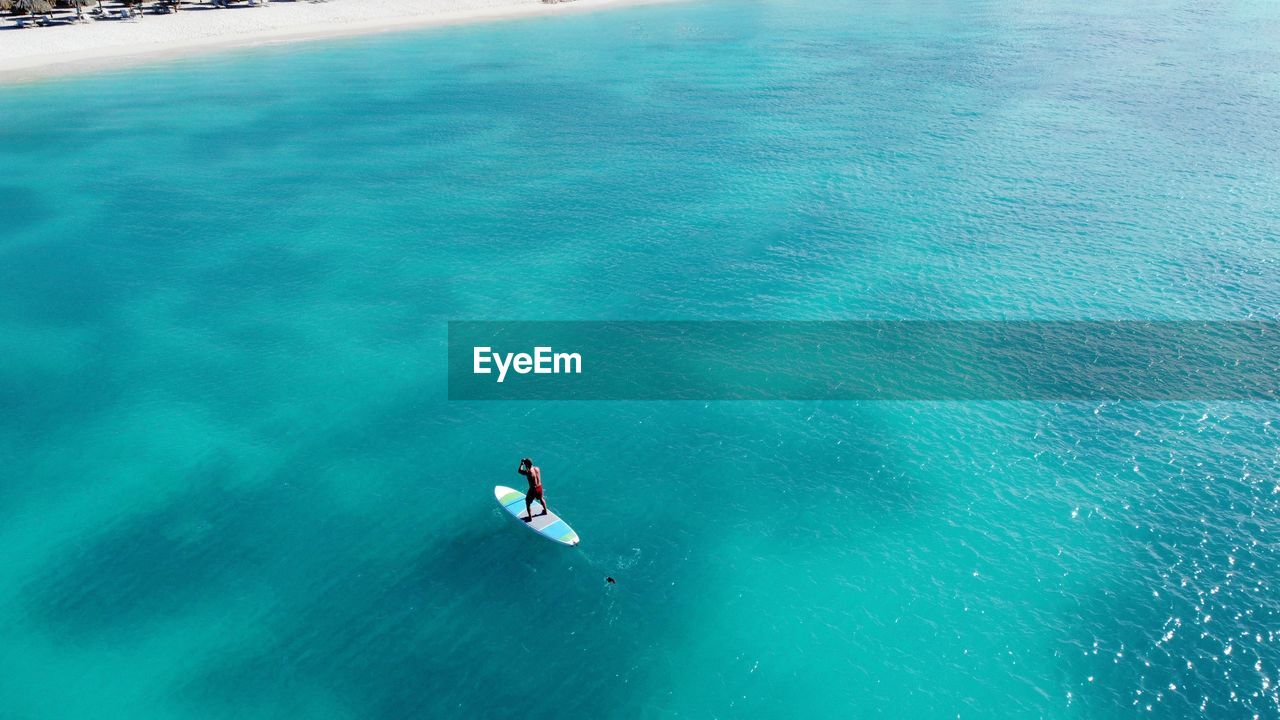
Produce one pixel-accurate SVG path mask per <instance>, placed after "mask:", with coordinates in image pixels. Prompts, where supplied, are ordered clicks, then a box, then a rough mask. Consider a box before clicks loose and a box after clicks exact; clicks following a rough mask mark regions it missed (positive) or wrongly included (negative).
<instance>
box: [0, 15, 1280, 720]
mask: <svg viewBox="0 0 1280 720" xmlns="http://www.w3.org/2000/svg"><path fill="white" fill-rule="evenodd" d="M1076 5H1077V4H1076V3H1066V2H1049V3H1025V2H1003V1H989V2H972V3H971V2H963V3H962V2H954V3H951V2H925V3H912V4H909V5H900V6H899V5H898V4H894V3H872V2H834V1H833V0H818V1H817V2H815V3H809V4H804V5H800V4H791V3H781V2H718V1H716V2H705V3H703V2H699V3H691V4H681V5H672V6H665V7H650V8H637V9H630V10H618V11H610V12H607V13H605V12H602V13H597V14H589V15H578V16H572V17H564V18H557V19H543V20H532V21H523V22H512V23H505V24H493V25H483V26H472V27H464V28H449V29H439V30H432V31H429V32H419V33H411V34H403V35H389V36H384V37H377V38H362V39H356V40H348V41H340V42H330V43H318V44H311V45H298V46H291V47H287V48H279V49H266V50H256V51H247V52H238V53H232V54H226V55H219V56H211V57H200V58H193V59H190V60H185V61H181V62H176V63H172V64H166V65H163V66H155V67H149V68H143V69H135V70H129V71H122V72H111V73H105V74H100V75H95V76H90V77H83V78H75V79H66V80H58V81H53V82H47V83H42V84H36V85H29V86H23V87H10V88H5V89H3V90H0V190H2V191H3V198H4V208H3V216H2V217H0V408H2V410H3V411H2V412H0V478H2V479H0V717H3V718H5V719H6V720H27V719H33V720H34V719H46V718H96V719H104V718H156V719H169V718H175V719H176V718H284V717H290V718H298V717H305V718H326V719H327V718H409V717H449V716H470V717H510V716H516V715H520V716H526V717H534V718H562V717H620V718H625V717H646V718H665V717H680V718H712V717H751V718H760V717H921V718H932V717H939V718H941V717H956V716H959V717H967V718H996V717H1019V718H1024V717H1049V718H1073V717H1074V718H1121V717H1133V716H1151V717H1167V718H1182V717H1206V718H1235V717H1240V718H1251V717H1261V718H1268V717H1272V718H1273V717H1277V716H1280V695H1278V694H1277V686H1278V685H1280V595H1278V593H1280V569H1278V568H1280V565H1278V562H1280V452H1278V450H1277V448H1278V447H1280V446H1278V444H1277V440H1278V439H1280V427H1277V426H1276V423H1274V420H1275V419H1276V417H1277V415H1280V408H1278V407H1277V406H1276V405H1272V404H1247V403H1211V402H1204V403H1193V402H1188V403H1177V404H1158V403H1136V402H1120V403H1102V404H1098V403H1063V404H1048V403H1030V402H1022V403H1018V402H1004V403H1000V402H966V403H875V402H864V403H852V402H850V403H836V402H830V403H814V402H807V403H784V402H776V403H774V402H770V403H764V402H760V403H753V402H724V403H716V402H710V403H703V402H698V403H657V402H635V403H619V402H586V403H556V402H552V403H467V402H448V401H447V400H446V399H445V397H446V387H445V366H444V357H445V355H444V350H445V328H446V325H445V323H446V321H448V320H450V319H687V320H695V319H713V318H714V319H754V318H769V319H841V318H917V319H920V318H925V319H932V318H972V319H1013V318H1020V319H1050V318H1052V319H1073V318H1082V319H1083V318H1087V319H1109V318H1192V319H1242V318H1250V317H1252V318H1266V319H1274V318H1276V317H1277V308H1278V307H1280V275H1278V273H1280V213H1278V212H1277V208H1280V123H1278V122H1277V118H1278V117H1280V45H1278V44H1277V42H1276V40H1275V38H1277V37H1280V9H1277V7H1276V6H1275V5H1274V4H1272V3H1269V2H1240V3H1227V4H1218V3H1207V4H1206V3H1167V2H1157V3H1128V2H1125V3H1106V4H1102V7H1099V8H1094V9H1082V8H1079V7H1076ZM0 42H3V38H0ZM524 455H531V456H532V457H533V458H534V459H535V460H536V461H537V463H538V464H539V465H540V466H541V467H542V468H543V471H544V473H545V479H546V487H547V495H548V498H549V499H550V500H551V502H552V504H553V506H555V507H556V508H557V510H559V511H560V512H561V513H562V514H563V515H564V516H565V517H567V518H568V519H570V521H571V522H572V523H573V525H574V527H575V528H576V529H577V530H578V532H579V533H580V534H581V535H582V537H583V544H582V545H581V546H580V547H579V548H577V549H564V548H559V547H556V546H553V545H551V544H550V543H546V542H543V541H540V540H539V539H537V538H535V537H533V536H532V535H530V534H529V533H527V532H525V531H523V530H521V529H520V528H518V527H516V526H515V525H514V524H513V523H512V522H511V520H510V519H509V518H506V517H504V516H503V515H502V514H501V511H500V509H499V508H497V507H496V505H495V504H494V502H493V498H492V494H491V488H492V486H493V485H495V484H499V483H503V484H511V485H518V484H519V482H518V481H520V478H519V477H518V476H517V475H516V474H515V466H516V463H517V461H518V459H519V458H520V457H521V456H524ZM606 575H611V576H613V577H615V578H617V580H618V584H617V585H616V586H607V585H606V584H605V582H604V577H605V576H606Z"/></svg>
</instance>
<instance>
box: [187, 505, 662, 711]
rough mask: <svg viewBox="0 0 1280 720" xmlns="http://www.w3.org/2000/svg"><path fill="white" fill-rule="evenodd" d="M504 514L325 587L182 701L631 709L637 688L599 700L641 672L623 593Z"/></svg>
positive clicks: (372, 707) (231, 705)
mask: <svg viewBox="0 0 1280 720" xmlns="http://www.w3.org/2000/svg"><path fill="white" fill-rule="evenodd" d="M496 514H497V513H494V515H495V516H494V517H485V518H484V520H483V521H481V522H478V523H476V524H474V525H473V526H471V527H468V528H465V529H463V530H460V531H458V532H456V533H453V534H449V535H447V536H445V537H442V538H438V539H437V542H436V543H435V545H434V546H433V547H432V548H431V549H429V550H425V551H423V552H421V553H419V554H418V555H417V556H416V557H414V558H413V559H411V560H410V561H408V562H406V563H403V564H400V563H365V564H361V565H357V566H354V567H352V568H350V569H349V570H347V571H346V572H344V573H342V574H341V576H340V577H335V578H333V579H330V580H328V581H325V582H324V586H323V589H322V591H320V592H309V593H307V594H308V597H305V598H303V597H299V598H298V602H297V603H296V604H295V603H292V602H291V603H289V604H290V605H291V606H292V607H290V609H289V611H288V612H287V613H285V612H282V613H279V614H278V615H276V616H274V617H272V618H271V622H270V625H271V627H269V628H267V629H266V631H265V632H264V639H263V640H262V641H261V642H258V643H256V644H253V645H246V646H243V647H240V648H238V649H236V650H234V651H231V652H229V653H227V654H225V655H223V656H221V657H216V658H214V659H212V660H211V662H210V663H209V664H208V665H207V667H205V668H203V669H201V670H200V671H199V672H198V673H196V674H195V676H194V677H192V679H191V680H190V682H189V683H187V684H186V685H185V686H184V687H182V688H180V689H179V690H178V692H177V695H178V696H179V697H180V698H181V700H182V701H184V702H189V703H194V704H195V705H196V706H198V707H200V708H201V710H202V712H208V713H211V714H213V715H217V716H227V717H236V716H242V715H244V714H245V713H246V712H249V711H260V710H262V709H263V708H270V707H279V706H280V704H281V703H295V702H296V703H299V707H301V706H305V705H306V704H307V703H310V702H313V701H315V700H314V698H316V697H323V698H326V699H327V701H328V702H333V703H336V704H337V705H339V706H341V707H342V708H344V709H345V710H346V711H347V712H348V713H350V714H351V716H356V717H362V718H404V717H443V716H458V715H475V714H485V713H489V712H492V711H493V709H494V708H499V707H504V708H523V709H522V711H521V712H522V714H525V715H528V716H531V717H553V716H560V715H563V714H565V713H569V714H582V713H589V714H592V715H600V714H605V713H607V711H608V709H609V708H610V707H612V706H615V703H618V702H625V701H626V700H627V697H626V695H627V693H628V689H627V688H626V687H625V686H614V687H611V688H608V689H604V691H603V692H601V691H600V690H602V689H601V688H591V686H592V685H593V683H596V682H597V680H596V678H599V677H601V676H604V677H610V678H617V677H618V676H619V675H620V674H623V673H625V672H626V671H627V670H628V667H629V664H630V659H629V658H630V654H629V653H626V652H624V653H619V652H618V649H619V648H617V647H616V646H615V641H617V640H619V639H620V638H619V637H618V633H616V632H614V633H612V637H611V636H610V635H611V633H610V628H609V627H608V625H606V624H603V623H601V618H602V617H603V615H602V613H600V612H598V610H599V609H600V607H601V605H602V604H603V603H605V602H607V601H608V593H609V592H610V589H608V588H606V587H605V586H604V585H603V584H602V582H601V579H600V578H599V577H597V576H596V575H595V574H594V573H587V574H584V573H581V572H577V571H575V570H574V569H573V566H574V564H575V562H577V561H579V560H580V558H579V556H578V555H577V554H576V552H575V551H573V550H568V549H563V548H557V547H553V546H551V545H549V544H546V543H545V542H543V541H540V540H538V539H536V538H532V537H527V536H526V534H525V533H523V532H522V531H520V530H519V529H518V528H515V527H513V526H512V525H511V522H510V520H509V519H508V518H500V517H496ZM315 590H321V588H315ZM646 629H647V630H648V631H650V632H653V633H655V634H657V635H659V636H661V634H663V633H665V632H666V631H667V628H665V627H662V626H661V624H654V623H650V624H649V625H648V626H647V627H646ZM579 663H581V664H582V665H583V666H586V667H588V668H589V670H585V674H586V675H587V677H584V668H583V667H580V666H579ZM588 688H590V689H591V690H592V691H591V692H583V691H584V689H588ZM308 695H309V696H310V697H311V698H312V699H311V700H308V699H307V697H308ZM535 699H536V701H535Z"/></svg>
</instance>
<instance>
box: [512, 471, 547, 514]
mask: <svg viewBox="0 0 1280 720" xmlns="http://www.w3.org/2000/svg"><path fill="white" fill-rule="evenodd" d="M516 472H518V473H520V474H521V475H523V476H525V477H526V478H528V479H529V492H527V493H525V496H524V515H525V516H524V521H525V522H532V521H533V501H534V500H537V501H538V502H539V503H540V504H541V505H542V512H540V513H538V514H539V515H546V514H547V498H546V497H545V496H544V495H543V494H542V469H541V468H539V467H537V466H536V465H534V464H533V460H530V459H529V458H524V459H522V460H521V461H520V469H519V470H517V471H516Z"/></svg>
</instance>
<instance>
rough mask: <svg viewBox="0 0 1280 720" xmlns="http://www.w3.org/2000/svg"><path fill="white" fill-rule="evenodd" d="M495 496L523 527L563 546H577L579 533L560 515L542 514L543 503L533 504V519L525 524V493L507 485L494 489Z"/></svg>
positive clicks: (549, 512) (548, 512) (526, 515)
mask: <svg viewBox="0 0 1280 720" xmlns="http://www.w3.org/2000/svg"><path fill="white" fill-rule="evenodd" d="M493 496H494V497H495V498H497V499H498V504H499V505H501V506H502V508H503V509H504V510H506V511H507V512H508V513H510V514H511V515H512V516H513V517H515V518H516V520H518V521H519V522H520V524H521V525H524V526H525V527H527V528H529V529H530V530H532V531H534V532H536V533H538V534H539V535H541V536H542V537H544V538H547V539H548V540H555V541H556V542H558V543H560V544H561V545H577V544H578V533H576V532H574V531H573V528H571V527H569V523H567V522H565V521H563V520H561V519H560V516H559V515H556V514H555V513H553V512H551V511H550V510H548V511H547V514H546V515H542V514H540V513H541V512H542V503H539V502H534V503H533V519H532V520H530V521H529V522H525V521H524V519H525V518H526V517H528V516H529V515H528V513H526V512H525V510H524V493H522V492H520V491H519V490H516V489H514V488H509V487H507V486H505V485H498V486H497V487H495V488H494V489H493Z"/></svg>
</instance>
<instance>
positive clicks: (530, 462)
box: [520, 458, 533, 467]
mask: <svg viewBox="0 0 1280 720" xmlns="http://www.w3.org/2000/svg"><path fill="white" fill-rule="evenodd" d="M520 464H521V465H524V466H525V467H533V460H531V459H529V458H525V459H523V460H521V461H520Z"/></svg>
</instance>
